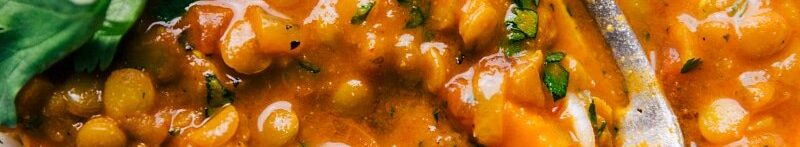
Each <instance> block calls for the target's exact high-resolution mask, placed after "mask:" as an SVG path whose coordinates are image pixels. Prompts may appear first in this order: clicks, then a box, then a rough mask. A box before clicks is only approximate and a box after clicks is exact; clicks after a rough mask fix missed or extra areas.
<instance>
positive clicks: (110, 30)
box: [72, 0, 146, 72]
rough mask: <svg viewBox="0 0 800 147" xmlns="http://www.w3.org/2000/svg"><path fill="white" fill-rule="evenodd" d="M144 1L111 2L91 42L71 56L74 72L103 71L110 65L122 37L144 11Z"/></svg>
mask: <svg viewBox="0 0 800 147" xmlns="http://www.w3.org/2000/svg"><path fill="white" fill-rule="evenodd" d="M145 2H146V1H145V0H111V4H110V5H109V7H108V11H106V16H105V20H104V21H103V25H102V27H100V30H98V31H97V32H95V33H94V36H93V37H92V40H91V41H89V42H87V43H86V44H84V45H83V46H81V48H80V49H78V50H77V51H75V53H74V54H72V59H73V60H74V61H75V64H74V66H75V71H86V72H91V71H94V70H95V69H96V68H97V67H98V66H99V67H100V69H101V70H105V69H106V68H108V66H109V65H111V61H112V60H113V59H114V53H116V50H117V44H119V41H120V39H122V36H123V35H125V33H126V32H128V29H130V27H131V26H133V23H135V22H136V20H138V18H139V14H140V13H141V12H142V10H143V9H144V5H145Z"/></svg>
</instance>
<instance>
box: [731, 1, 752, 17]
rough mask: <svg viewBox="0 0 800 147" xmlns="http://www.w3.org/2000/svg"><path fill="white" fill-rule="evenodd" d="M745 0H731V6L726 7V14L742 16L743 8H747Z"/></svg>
mask: <svg viewBox="0 0 800 147" xmlns="http://www.w3.org/2000/svg"><path fill="white" fill-rule="evenodd" d="M747 2H748V0H736V1H735V2H733V6H731V7H728V8H727V10H726V11H727V12H728V16H731V17H733V16H739V17H742V15H744V12H745V10H747Z"/></svg>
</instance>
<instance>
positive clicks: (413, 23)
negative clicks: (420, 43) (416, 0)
mask: <svg viewBox="0 0 800 147" xmlns="http://www.w3.org/2000/svg"><path fill="white" fill-rule="evenodd" d="M409 15H410V16H411V18H409V19H408V22H406V28H415V27H418V26H420V25H422V23H425V15H424V14H422V9H421V8H420V7H419V6H411V13H410V14H409Z"/></svg>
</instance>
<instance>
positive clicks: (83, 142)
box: [75, 117, 127, 147]
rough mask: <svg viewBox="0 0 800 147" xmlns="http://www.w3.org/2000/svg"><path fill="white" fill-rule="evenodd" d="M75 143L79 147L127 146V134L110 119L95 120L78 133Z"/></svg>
mask: <svg viewBox="0 0 800 147" xmlns="http://www.w3.org/2000/svg"><path fill="white" fill-rule="evenodd" d="M75 142H76V144H77V146H79V147H97V146H125V145H126V143H127V138H126V137H125V132H123V131H122V129H120V128H119V127H117V122H115V121H114V120H112V119H110V118H105V117H100V118H93V119H91V120H89V122H86V124H85V125H83V127H81V129H80V130H79V131H78V136H77V138H75Z"/></svg>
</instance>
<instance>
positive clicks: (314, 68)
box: [300, 61, 322, 73]
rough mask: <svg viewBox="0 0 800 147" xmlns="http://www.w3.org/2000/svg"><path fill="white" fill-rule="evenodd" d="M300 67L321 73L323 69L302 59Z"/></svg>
mask: <svg viewBox="0 0 800 147" xmlns="http://www.w3.org/2000/svg"><path fill="white" fill-rule="evenodd" d="M300 67H301V68H303V69H305V70H307V71H308V72H311V73H319V72H320V71H322V70H320V69H319V67H317V66H316V65H314V64H311V63H310V62H306V61H300Z"/></svg>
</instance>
